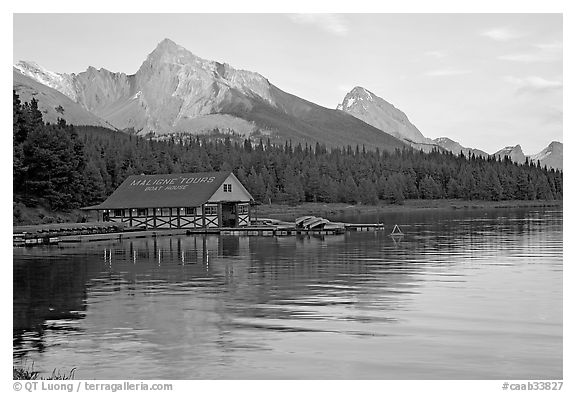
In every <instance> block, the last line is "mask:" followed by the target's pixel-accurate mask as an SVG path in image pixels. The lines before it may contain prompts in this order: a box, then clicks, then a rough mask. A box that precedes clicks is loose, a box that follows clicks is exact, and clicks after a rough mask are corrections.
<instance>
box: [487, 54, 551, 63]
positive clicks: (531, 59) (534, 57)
mask: <svg viewBox="0 0 576 393" xmlns="http://www.w3.org/2000/svg"><path fill="white" fill-rule="evenodd" d="M498 59H500V60H507V61H516V62H519V63H537V62H540V61H550V58H549V56H544V55H543V54H541V53H511V54H508V55H503V56H498Z"/></svg>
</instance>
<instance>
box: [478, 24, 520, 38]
mask: <svg viewBox="0 0 576 393" xmlns="http://www.w3.org/2000/svg"><path fill="white" fill-rule="evenodd" d="M480 35H481V36H484V37H488V38H491V39H493V40H496V41H510V40H515V39H517V38H520V37H522V36H524V34H522V33H520V32H518V31H515V30H512V29H510V28H508V27H498V28H495V29H490V30H485V31H483V32H481V33H480Z"/></svg>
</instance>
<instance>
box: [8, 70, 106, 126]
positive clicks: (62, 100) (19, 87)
mask: <svg viewBox="0 0 576 393" xmlns="http://www.w3.org/2000/svg"><path fill="white" fill-rule="evenodd" d="M12 85H13V89H14V90H15V91H16V93H18V95H19V96H20V100H21V101H22V102H29V101H30V100H31V99H32V98H36V99H37V100H38V109H39V110H40V111H41V112H42V115H43V118H44V121H47V122H50V123H56V122H57V120H58V118H62V119H64V120H66V122H67V123H69V124H78V125H90V126H100V127H106V128H111V129H114V127H113V126H112V125H111V124H110V123H109V122H107V121H106V120H104V119H102V118H100V117H98V116H95V115H94V114H92V113H90V112H89V111H87V110H86V109H85V108H84V107H82V105H80V104H78V103H76V102H74V101H72V100H71V99H70V98H69V97H67V96H66V95H64V94H62V93H60V92H59V91H56V90H54V89H53V88H50V87H48V86H46V85H44V84H42V83H39V82H37V81H36V80H34V79H32V78H30V77H28V76H26V75H24V74H22V73H21V72H19V71H17V70H16V69H15V70H14V71H13V84H12Z"/></svg>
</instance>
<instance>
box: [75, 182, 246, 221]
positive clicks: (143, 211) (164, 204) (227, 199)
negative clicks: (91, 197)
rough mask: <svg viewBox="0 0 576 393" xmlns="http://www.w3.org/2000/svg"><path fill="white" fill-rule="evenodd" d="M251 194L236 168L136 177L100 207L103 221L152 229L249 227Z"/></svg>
mask: <svg viewBox="0 0 576 393" xmlns="http://www.w3.org/2000/svg"><path fill="white" fill-rule="evenodd" d="M252 201H253V198H252V196H251V195H250V193H249V192H248V191H247V190H246V188H245V187H244V186H243V185H242V183H240V181H239V180H238V179H237V178H236V176H234V174H233V173H231V172H203V173H178V174H169V175H135V176H130V177H128V178H127V179H126V180H125V181H124V182H123V183H122V184H121V185H120V186H119V187H118V188H117V189H116V191H114V192H113V193H112V195H110V196H109V197H108V199H106V200H105V201H104V202H102V203H101V204H100V205H96V206H89V207H86V208H84V209H85V210H97V211H98V212H99V214H101V215H102V219H103V221H113V222H118V223H124V224H126V225H129V226H133V227H142V228H147V229H149V228H151V229H171V228H217V227H224V228H234V227H242V226H248V225H250V202H252Z"/></svg>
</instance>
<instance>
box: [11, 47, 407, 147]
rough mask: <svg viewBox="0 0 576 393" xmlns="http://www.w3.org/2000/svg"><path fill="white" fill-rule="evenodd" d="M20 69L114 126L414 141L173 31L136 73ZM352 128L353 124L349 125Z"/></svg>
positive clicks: (374, 143) (370, 143) (331, 142)
mask: <svg viewBox="0 0 576 393" xmlns="http://www.w3.org/2000/svg"><path fill="white" fill-rule="evenodd" d="M15 69H16V70H17V71H18V72H20V73H22V74H24V73H26V74H27V75H28V76H29V77H31V78H34V79H35V80H36V81H37V82H39V83H42V84H44V85H45V86H47V87H50V88H52V89H55V90H57V91H59V92H60V93H61V94H64V95H66V96H67V97H68V98H70V99H71V100H72V101H75V102H76V103H77V104H79V105H80V106H82V107H83V108H84V109H85V110H87V111H89V112H91V113H92V114H94V115H95V116H97V117H100V118H102V119H104V120H105V121H106V122H108V123H109V124H111V125H112V126H113V127H114V128H116V129H120V130H123V129H131V130H135V132H136V133H138V134H149V133H153V134H155V135H163V134H170V133H178V132H189V133H195V132H199V131H201V130H199V129H198V128H196V129H194V127H198V124H204V125H206V124H210V125H212V126H214V127H215V128H218V124H219V122H220V121H221V120H224V119H225V122H224V123H225V124H227V126H230V125H232V126H233V127H235V126H237V125H238V126H239V127H240V128H242V129H243V130H244V131H243V132H245V133H247V134H251V133H258V132H260V133H261V134H265V135H269V136H272V137H275V138H279V139H280V140H288V139H295V140H301V141H306V142H310V143H313V142H320V143H324V144H326V145H328V146H344V145H346V144H352V145H354V144H365V145H366V147H367V148H370V149H373V148H381V149H384V150H394V149H396V148H401V149H402V148H407V147H408V145H406V144H405V143H403V142H402V141H400V140H398V139H397V138H394V137H392V136H390V135H388V134H383V133H381V132H379V130H377V129H376V128H374V127H373V126H371V125H369V124H366V123H364V122H362V121H358V120H357V119H356V118H354V117H353V116H351V115H348V114H344V115H343V114H341V113H339V112H337V111H335V110H333V109H328V108H324V107H321V106H319V105H316V104H314V103H312V102H309V101H307V100H305V99H302V98H300V97H297V96H294V95H291V94H289V93H286V92H284V91H282V90H281V89H279V88H278V87H276V86H274V85H273V84H271V83H270V82H269V81H268V79H266V78H265V77H263V76H262V75H260V74H258V73H256V72H252V71H246V70H237V69H235V68H233V67H231V66H230V65H228V64H226V63H219V62H216V61H211V60H205V59H202V58H200V57H198V56H196V55H194V54H192V52H190V51H188V50H187V49H185V48H183V47H181V46H179V45H178V44H176V43H174V42H173V41H171V40H169V39H164V40H162V41H161V42H160V43H159V44H158V45H157V46H156V48H155V49H154V50H153V51H152V52H150V53H149V54H148V56H147V57H146V59H145V60H144V62H143V63H142V65H141V66H140V68H139V69H138V71H137V72H136V73H135V74H132V75H127V74H125V73H121V72H111V71H108V70H106V69H104V68H100V69H96V68H95V67H92V66H91V67H88V69H87V70H86V71H83V72H80V73H78V74H58V73H55V72H52V71H48V70H46V69H44V68H43V67H41V66H39V65H37V64H35V63H33V62H19V63H17V64H16V65H15ZM347 128H348V129H347Z"/></svg>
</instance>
